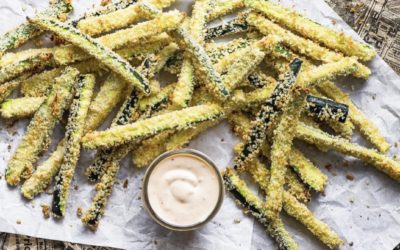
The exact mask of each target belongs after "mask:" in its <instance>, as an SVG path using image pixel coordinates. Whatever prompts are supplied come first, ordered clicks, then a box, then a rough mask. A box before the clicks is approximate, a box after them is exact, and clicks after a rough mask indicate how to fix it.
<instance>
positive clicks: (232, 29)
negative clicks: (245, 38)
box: [205, 12, 249, 40]
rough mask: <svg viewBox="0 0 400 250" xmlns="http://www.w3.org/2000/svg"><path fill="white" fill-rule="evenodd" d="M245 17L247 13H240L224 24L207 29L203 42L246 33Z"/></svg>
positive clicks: (247, 26)
mask: <svg viewBox="0 0 400 250" xmlns="http://www.w3.org/2000/svg"><path fill="white" fill-rule="evenodd" d="M246 16H247V12H242V13H239V14H238V16H237V17H236V18H234V19H232V20H230V21H228V22H226V23H222V24H220V25H217V26H214V27H211V28H208V29H207V31H206V35H205V40H210V39H213V38H217V37H223V36H226V35H233V34H237V33H241V32H245V31H247V30H248V29H249V25H248V24H247V21H246Z"/></svg>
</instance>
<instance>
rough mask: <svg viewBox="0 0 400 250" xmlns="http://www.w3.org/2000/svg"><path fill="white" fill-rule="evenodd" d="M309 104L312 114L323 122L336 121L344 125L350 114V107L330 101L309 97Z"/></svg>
mask: <svg viewBox="0 0 400 250" xmlns="http://www.w3.org/2000/svg"><path fill="white" fill-rule="evenodd" d="M307 103H308V105H307V107H308V110H310V111H311V112H310V113H311V114H315V115H316V116H317V117H318V119H319V120H321V121H328V120H335V121H338V122H342V123H343V122H345V121H346V119H347V116H348V114H349V106H348V105H346V104H342V103H337V102H334V101H332V100H330V99H326V98H321V97H317V96H312V95H308V96H307Z"/></svg>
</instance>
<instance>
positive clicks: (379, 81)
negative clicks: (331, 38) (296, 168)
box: [0, 0, 400, 250]
mask: <svg viewBox="0 0 400 250" xmlns="http://www.w3.org/2000/svg"><path fill="white" fill-rule="evenodd" d="M98 2H99V1H95V0H74V6H75V13H74V16H77V15H78V13H82V12H84V11H85V10H86V9H87V8H89V7H91V6H92V5H93V4H98ZM190 4H191V1H181V2H180V3H179V8H180V9H183V10H190ZM285 4H288V5H293V4H294V8H296V9H297V10H299V11H301V12H303V13H305V14H306V15H308V16H310V17H312V18H314V19H316V20H318V21H319V22H321V23H323V24H325V25H328V26H332V27H333V28H335V29H340V30H344V31H346V32H347V33H349V34H351V35H353V36H354V37H357V35H356V34H355V33H354V32H353V31H352V30H351V28H349V27H348V26H347V25H346V24H345V23H344V22H343V21H342V20H341V19H340V18H339V17H338V16H337V15H336V14H335V13H334V12H333V11H332V10H331V9H330V8H329V7H328V6H327V5H326V4H325V3H324V2H323V1H322V0H311V1H310V0H308V1H307V0H298V1H293V0H292V1H289V0H287V1H285ZM46 5H47V1H45V0H42V1H34V0H18V1H15V0H3V1H1V3H0V24H1V26H0V33H4V32H6V31H7V30H8V29H10V28H12V27H14V26H15V25H17V24H18V23H20V22H22V21H23V20H24V17H25V16H26V15H30V14H32V13H34V9H35V8H39V9H40V8H44V7H45V6H46ZM333 19H334V20H336V21H337V23H336V25H333V24H332V20H333ZM370 66H371V68H372V71H373V75H372V76H371V78H370V79H369V80H368V81H367V82H362V81H355V80H352V81H343V84H340V86H342V87H343V88H344V89H345V90H347V91H349V92H350V93H351V96H352V98H353V100H354V102H355V103H356V104H357V106H359V107H361V109H362V110H363V111H364V112H365V113H367V114H368V116H369V117H370V119H371V120H373V121H374V122H375V123H376V124H377V125H378V126H379V128H380V129H381V131H382V132H383V133H384V135H385V136H386V138H387V139H388V140H389V142H390V143H391V144H394V142H396V141H398V140H399V138H398V134H399V132H400V131H399V129H400V124H399V119H398V118H399V114H400V101H398V100H399V98H400V93H399V92H400V89H399V87H398V84H400V78H399V76H397V75H396V74H395V73H394V72H393V71H392V70H391V69H390V68H389V66H387V65H386V64H385V63H384V62H383V61H382V60H381V59H380V58H377V59H375V60H374V61H373V62H372V63H371V64H370ZM27 122H28V121H18V122H16V123H15V124H14V125H13V126H10V125H6V123H5V121H3V120H0V123H1V125H0V138H1V141H0V173H1V175H3V173H4V172H5V168H6V166H7V162H8V160H9V158H10V156H11V154H12V152H14V150H15V149H16V147H17V146H18V143H19V141H20V139H21V137H22V136H23V134H24V131H25V128H26V125H27ZM62 134H63V130H62V129H61V128H57V131H56V133H55V140H54V143H56V142H57V140H58V139H60V137H61V135H62ZM355 141H356V142H357V143H363V140H361V139H360V138H359V137H358V138H357V140H355ZM236 142H237V139H236V138H234V136H232V133H231V132H230V130H229V128H228V126H227V124H225V123H224V124H221V125H219V126H217V127H215V128H213V129H210V130H209V131H208V132H207V133H204V134H203V135H202V136H200V137H199V138H197V139H196V140H195V141H193V142H192V143H191V144H190V147H193V148H196V149H199V150H201V151H203V152H204V153H206V154H208V155H209V156H210V157H211V158H212V159H213V160H215V162H216V163H217V165H218V166H219V168H220V169H223V168H224V167H226V166H227V165H229V164H230V163H231V161H232V157H233V149H232V148H233V145H234V144H235V143H236ZM54 143H53V144H54ZM9 145H10V146H11V148H9ZM298 145H299V146H300V147H301V148H302V150H303V151H304V152H306V153H307V155H309V156H310V158H311V159H314V161H315V162H316V163H317V164H318V165H319V166H321V168H322V170H323V171H324V172H327V171H326V169H325V168H323V166H325V165H326V164H328V163H330V164H332V165H333V166H334V169H335V170H336V172H337V175H333V174H332V173H330V172H327V175H328V176H329V183H328V187H327V189H326V192H325V193H326V195H325V196H322V195H314V199H313V201H312V202H311V205H310V207H311V210H313V211H314V212H315V214H316V216H317V217H318V218H320V219H321V220H323V221H325V222H326V223H328V224H329V225H330V226H331V227H332V228H333V229H334V230H336V231H337V232H338V233H339V235H340V236H341V237H342V238H343V239H344V240H345V241H346V244H345V246H343V247H342V248H341V249H366V250H368V249H371V250H372V249H392V248H393V247H394V246H395V245H396V244H397V243H398V242H399V241H400V214H399V208H398V206H399V205H400V196H399V195H398V193H399V191H400V184H398V183H396V182H395V181H393V180H391V179H390V178H388V177H387V176H385V175H384V174H382V173H380V172H378V171H376V170H375V169H373V168H372V167H369V166H364V165H363V164H362V163H360V162H359V161H356V160H354V159H347V160H349V161H350V166H349V167H345V166H344V165H343V160H344V157H342V156H339V155H336V154H334V153H330V154H326V153H320V152H318V151H316V150H314V149H313V148H311V147H308V146H306V145H304V144H298ZM53 146H54V145H53ZM390 153H391V154H396V153H397V149H396V148H393V149H392V150H391V151H390ZM47 156H48V155H47V154H46V155H45V156H44V157H43V159H46V157H47ZM91 157H92V153H89V152H85V153H84V155H83V156H82V157H81V160H80V162H79V165H78V169H77V174H76V178H75V180H74V182H73V184H72V186H77V190H73V191H72V192H71V195H70V202H69V206H68V213H67V215H66V216H65V218H64V219H63V220H60V221H56V220H53V219H51V218H50V219H47V220H46V219H44V218H43V215H42V212H41V207H40V204H42V203H47V204H50V203H51V198H52V197H51V195H48V194H43V195H41V196H40V197H39V198H36V199H35V200H34V201H32V202H30V201H26V200H24V199H23V198H22V197H21V195H20V193H19V190H18V189H17V188H10V187H8V186H7V185H6V182H5V180H4V178H2V179H1V180H0V231H2V232H9V233H16V234H25V235H30V236H35V237H40V238H47V239H55V240H61V241H71V242H77V243H84V244H90V245H101V246H112V247H119V248H128V249H270V248H273V242H272V241H271V240H270V239H269V237H268V236H267V235H266V234H265V232H264V231H263V229H262V228H261V227H260V226H259V225H258V223H254V222H253V220H252V219H251V218H248V217H246V216H244V215H243V214H242V212H241V210H240V209H238V208H237V207H236V205H235V204H234V203H233V201H232V199H231V198H230V197H229V196H226V197H225V200H224V203H223V206H222V208H221V210H220V212H219V213H218V215H217V216H216V217H215V218H214V219H213V221H212V222H210V223H208V224H207V225H206V226H205V227H203V228H202V229H200V230H197V231H194V232H188V233H177V232H171V231H169V230H166V229H163V228H161V227H160V226H158V225H157V224H156V223H155V222H153V221H152V220H151V219H150V217H149V216H148V215H147V213H146V211H145V210H144V209H143V206H142V202H141V200H140V199H139V197H140V191H141V190H140V185H141V178H142V175H143V170H138V169H134V168H133V167H132V166H131V163H130V162H129V159H126V160H125V161H124V163H123V167H122V169H121V171H120V173H119V180H120V181H119V182H120V184H118V185H116V186H115V188H114V192H113V194H112V197H111V199H110V202H109V204H108V207H107V210H106V214H105V217H104V218H103V219H102V220H101V223H100V227H99V229H98V230H97V232H95V233H94V232H91V231H90V230H87V229H86V228H85V227H84V226H83V225H82V223H81V222H80V220H79V218H78V217H77V216H76V210H77V208H78V207H81V208H83V209H86V208H88V206H89V205H90V202H91V198H92V197H93V195H94V187H93V186H92V185H90V184H88V183H87V181H86V179H85V177H84V176H83V174H82V173H83V171H84V169H85V167H86V166H88V164H90V160H91ZM43 159H41V160H43ZM346 173H352V174H353V175H354V176H355V180H354V181H349V180H346V178H345V175H346ZM125 179H128V180H129V185H128V188H126V189H124V188H123V186H122V182H123V181H124V180H125ZM17 220H20V221H21V224H17V223H16V222H17ZM284 220H285V222H286V225H287V227H288V229H289V230H290V231H291V232H292V233H293V235H294V238H295V240H296V242H298V243H299V245H300V247H301V248H302V249H326V247H325V246H324V245H322V244H321V243H320V242H318V240H316V239H315V237H313V236H312V235H311V234H310V233H309V232H307V230H306V229H305V228H304V227H303V226H302V225H300V224H299V223H297V222H296V221H294V220H292V219H290V218H287V217H284ZM235 221H236V222H238V221H240V223H235ZM350 242H353V246H352V247H350V246H349V243H350Z"/></svg>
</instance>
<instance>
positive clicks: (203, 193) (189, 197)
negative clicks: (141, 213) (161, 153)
mask: <svg viewBox="0 0 400 250" xmlns="http://www.w3.org/2000/svg"><path fill="white" fill-rule="evenodd" d="M218 178H219V176H218V175H217V173H216V172H215V170H214V169H213V167H212V166H210V165H209V164H208V163H207V162H206V161H204V160H202V159H201V158H197V157H195V156H192V155H188V154H179V155H174V156H170V157H167V158H165V159H164V160H162V161H161V162H159V163H158V164H157V166H156V167H155V168H154V169H153V171H152V173H151V175H150V177H149V181H148V184H147V196H148V200H149V205H150V207H151V208H152V209H153V211H154V213H156V215H157V216H158V217H159V218H160V219H161V220H163V221H165V222H167V223H168V224H171V225H174V226H183V227H184V226H190V225H194V224H198V223H201V222H203V221H205V220H206V219H207V217H208V216H209V215H210V214H211V213H212V212H213V210H214V208H215V207H216V206H217V203H218V198H219V190H220V183H219V181H218Z"/></svg>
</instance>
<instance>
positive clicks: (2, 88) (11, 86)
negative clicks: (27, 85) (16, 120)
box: [0, 80, 20, 103]
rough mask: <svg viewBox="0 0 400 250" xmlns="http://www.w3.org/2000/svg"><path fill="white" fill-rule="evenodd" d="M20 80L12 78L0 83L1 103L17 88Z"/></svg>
mask: <svg viewBox="0 0 400 250" xmlns="http://www.w3.org/2000/svg"><path fill="white" fill-rule="evenodd" d="M19 85H20V81H18V80H14V81H11V82H7V83H4V84H1V85H0V103H2V102H3V101H4V100H5V99H6V98H7V97H8V96H9V95H11V93H12V92H13V91H14V90H15V89H17V88H18V86H19Z"/></svg>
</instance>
